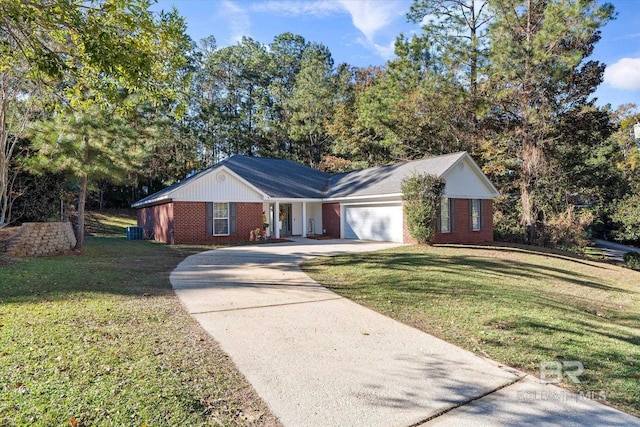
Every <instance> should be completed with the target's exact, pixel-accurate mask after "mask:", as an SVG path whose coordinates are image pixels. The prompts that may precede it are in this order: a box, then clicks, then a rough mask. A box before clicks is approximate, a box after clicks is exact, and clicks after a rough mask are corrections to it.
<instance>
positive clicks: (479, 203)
mask: <svg viewBox="0 0 640 427" xmlns="http://www.w3.org/2000/svg"><path fill="white" fill-rule="evenodd" d="M476 203H477V207H478V209H477V212H474V207H475V205H476ZM474 214H475V215H474ZM475 218H477V219H478V221H477V224H478V227H477V228H476V221H474V219H475ZM480 230H482V200H481V199H471V231H480Z"/></svg>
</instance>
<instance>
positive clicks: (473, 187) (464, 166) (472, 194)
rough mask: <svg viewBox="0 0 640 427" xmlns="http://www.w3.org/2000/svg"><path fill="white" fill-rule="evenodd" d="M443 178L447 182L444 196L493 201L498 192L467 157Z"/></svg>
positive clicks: (452, 167)
mask: <svg viewBox="0 0 640 427" xmlns="http://www.w3.org/2000/svg"><path fill="white" fill-rule="evenodd" d="M442 177H443V178H444V179H445V181H446V186H445V189H444V195H445V196H446V197H450V198H455V199H492V198H494V197H497V196H499V194H498V192H497V191H496V190H495V188H494V187H493V186H492V185H491V183H490V182H489V181H488V180H487V178H486V177H485V176H484V175H483V174H482V171H480V170H479V168H478V167H477V166H476V165H475V164H474V163H472V162H471V161H470V160H469V159H468V158H467V156H465V157H463V158H461V159H460V160H459V161H458V162H456V164H454V165H452V166H451V167H450V168H449V169H448V170H447V171H446V172H445V173H444V174H443V175H442Z"/></svg>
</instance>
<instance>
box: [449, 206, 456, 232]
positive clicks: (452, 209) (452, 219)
mask: <svg viewBox="0 0 640 427" xmlns="http://www.w3.org/2000/svg"><path fill="white" fill-rule="evenodd" d="M449 231H451V232H452V233H453V232H454V231H456V199H449Z"/></svg>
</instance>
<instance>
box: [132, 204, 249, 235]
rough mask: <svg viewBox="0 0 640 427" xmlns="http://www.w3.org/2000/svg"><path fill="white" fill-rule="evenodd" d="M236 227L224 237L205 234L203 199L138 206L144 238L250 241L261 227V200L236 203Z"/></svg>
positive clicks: (205, 219) (205, 217)
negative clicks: (259, 201)
mask: <svg viewBox="0 0 640 427" xmlns="http://www.w3.org/2000/svg"><path fill="white" fill-rule="evenodd" d="M236 209H237V217H236V225H235V230H234V231H233V232H230V233H229V234H228V235H226V236H214V235H210V234H208V233H207V213H206V202H169V203H164V204H160V205H155V206H150V207H144V208H141V209H138V226H140V227H142V228H143V229H144V235H145V237H146V238H149V239H153V240H157V241H159V242H163V243H169V244H187V243H190V244H196V243H198V244H199V243H232V242H242V241H248V240H249V234H250V233H251V231H252V230H255V229H256V228H260V229H262V203H236Z"/></svg>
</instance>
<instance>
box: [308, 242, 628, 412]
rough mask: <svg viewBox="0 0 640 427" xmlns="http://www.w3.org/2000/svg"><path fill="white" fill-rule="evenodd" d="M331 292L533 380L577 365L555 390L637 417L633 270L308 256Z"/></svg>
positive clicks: (525, 261) (563, 263)
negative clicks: (556, 367) (558, 366)
mask: <svg viewBox="0 0 640 427" xmlns="http://www.w3.org/2000/svg"><path fill="white" fill-rule="evenodd" d="M302 268H303V270H304V271H305V272H306V273H307V274H309V275H310V276H311V277H312V278H313V279H315V280H316V281H318V282H319V283H321V284H323V285H324V286H326V287H328V288H329V289H331V290H332V291H334V292H336V293H338V294H340V295H342V296H344V297H347V298H350V299H351V300H354V301H356V302H358V303H359V304H362V305H364V306H367V307H369V308H372V309H373V310H376V311H378V312H380V313H382V314H384V315H387V316H389V317H392V318H394V319H396V320H398V321H400V322H403V323H406V324H409V325H411V326H414V327H416V328H418V329H420V330H423V331H425V332H427V333H429V334H432V335H434V336H436V337H438V338H441V339H444V340H446V341H448V342H451V343H454V344H456V345H459V346H460V347H463V348H466V349H468V350H471V351H474V352H476V353H477V354H479V355H481V356H485V357H489V358H491V359H494V360H497V361H499V362H501V363H505V364H507V365H509V366H512V367H515V368H518V369H521V370H523V371H526V372H528V373H530V374H532V375H534V376H536V377H538V376H539V374H540V362H554V361H559V362H563V361H568V362H571V361H579V362H581V363H582V364H583V366H584V372H583V373H582V374H581V375H580V376H579V377H578V379H579V381H580V383H574V382H572V381H571V379H570V378H569V377H565V378H564V381H563V383H562V384H561V385H562V386H564V387H565V388H568V389H570V390H572V391H576V392H579V393H582V394H583V395H584V396H586V397H591V398H596V399H598V400H600V401H602V402H603V403H605V404H609V405H611V406H614V407H616V408H618V409H621V410H623V411H625V412H628V413H631V414H633V415H636V416H638V415H640V272H636V271H633V270H630V269H626V268H623V267H619V266H615V265H611V264H607V263H604V262H596V261H591V260H587V259H583V258H580V257H574V256H571V255H562V254H554V253H548V252H544V251H537V250H535V249H533V248H521V247H508V246H493V245H490V246H432V247H415V246H402V247H398V248H395V249H391V250H385V251H379V252H372V253H364V254H352V255H341V256H336V257H331V258H316V259H314V260H311V261H308V262H306V263H304V264H303V267H302Z"/></svg>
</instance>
